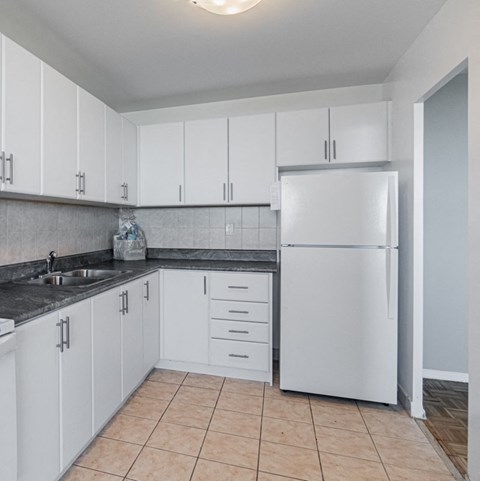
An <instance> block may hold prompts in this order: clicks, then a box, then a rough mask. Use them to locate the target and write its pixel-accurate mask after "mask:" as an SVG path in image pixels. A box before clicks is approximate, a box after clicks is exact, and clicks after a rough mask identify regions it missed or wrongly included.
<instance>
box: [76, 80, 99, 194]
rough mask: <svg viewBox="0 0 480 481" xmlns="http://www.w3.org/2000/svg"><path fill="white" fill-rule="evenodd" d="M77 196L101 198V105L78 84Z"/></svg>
mask: <svg viewBox="0 0 480 481" xmlns="http://www.w3.org/2000/svg"><path fill="white" fill-rule="evenodd" d="M78 170H79V173H80V176H81V178H80V179H79V180H80V191H81V192H80V198H81V199H84V200H91V201H97V202H104V201H105V105H104V104H103V103H102V102H101V101H100V100H98V99H97V98H95V97H94V96H93V95H91V94H89V93H88V92H86V91H85V90H83V89H81V88H80V87H78Z"/></svg>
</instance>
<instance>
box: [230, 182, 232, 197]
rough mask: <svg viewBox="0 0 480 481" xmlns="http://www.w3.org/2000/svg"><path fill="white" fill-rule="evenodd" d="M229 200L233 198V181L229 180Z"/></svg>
mask: <svg viewBox="0 0 480 481" xmlns="http://www.w3.org/2000/svg"><path fill="white" fill-rule="evenodd" d="M230 200H231V201H232V200H233V182H230Z"/></svg>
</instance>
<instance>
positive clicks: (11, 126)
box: [2, 37, 41, 194]
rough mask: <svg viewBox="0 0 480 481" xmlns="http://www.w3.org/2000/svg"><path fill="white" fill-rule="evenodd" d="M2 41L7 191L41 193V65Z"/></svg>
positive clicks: (29, 55) (31, 57)
mask: <svg viewBox="0 0 480 481" xmlns="http://www.w3.org/2000/svg"><path fill="white" fill-rule="evenodd" d="M3 40H4V50H3V54H4V58H3V65H4V72H3V75H4V86H3V87H4V99H3V101H4V105H3V108H4V126H3V127H4V137H3V140H4V142H3V148H2V150H4V151H5V154H6V156H7V159H8V161H7V162H6V172H5V177H6V179H5V184H4V188H5V189H6V190H8V191H11V192H21V193H25V194H40V140H41V129H40V124H41V110H40V106H41V102H40V99H41V87H40V86H41V62H40V60H39V59H38V58H36V57H34V56H33V55H32V54H31V53H30V52H27V51H26V50H25V49H23V48H22V47H20V46H19V45H17V44H16V43H14V42H12V41H11V40H10V39H8V38H6V37H3ZM12 155H13V158H12V157H11V156H12Z"/></svg>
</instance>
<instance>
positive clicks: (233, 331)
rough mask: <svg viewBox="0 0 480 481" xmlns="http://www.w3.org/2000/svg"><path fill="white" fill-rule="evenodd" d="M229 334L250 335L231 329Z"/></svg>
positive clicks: (246, 332)
mask: <svg viewBox="0 0 480 481" xmlns="http://www.w3.org/2000/svg"><path fill="white" fill-rule="evenodd" d="M228 332H231V333H232V334H248V331H237V330H236V329H230V330H229V331H228Z"/></svg>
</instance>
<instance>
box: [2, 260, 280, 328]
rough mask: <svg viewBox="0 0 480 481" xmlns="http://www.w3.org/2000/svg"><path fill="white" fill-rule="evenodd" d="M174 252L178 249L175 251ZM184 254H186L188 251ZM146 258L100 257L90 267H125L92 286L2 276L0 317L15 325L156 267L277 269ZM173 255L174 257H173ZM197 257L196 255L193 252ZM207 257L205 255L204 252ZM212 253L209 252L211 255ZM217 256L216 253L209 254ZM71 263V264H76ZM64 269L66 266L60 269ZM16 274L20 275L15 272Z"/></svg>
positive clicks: (264, 263)
mask: <svg viewBox="0 0 480 481" xmlns="http://www.w3.org/2000/svg"><path fill="white" fill-rule="evenodd" d="M176 252H177V254H178V251H176ZM186 254H187V255H186V256H185V257H189V256H188V253H186ZM173 257H174V258H159V259H147V260H142V261H128V262H125V261H115V260H103V261H102V262H99V263H96V264H91V263H88V267H89V268H93V269H115V270H122V271H127V272H125V273H123V274H121V275H119V276H117V277H115V278H113V279H109V280H105V281H102V282H99V283H98V284H96V285H93V286H82V287H71V286H70V287H68V286H50V285H32V284H27V283H25V282H24V281H22V280H15V279H13V280H6V281H3V282H0V318H7V319H13V320H14V321H15V325H16V326H20V325H21V324H24V323H25V322H27V321H29V320H32V319H34V318H36V317H39V316H42V315H44V314H46V313H48V312H51V311H54V310H57V309H60V308H62V307H66V306H69V305H71V304H75V303H76V302H79V301H82V300H84V299H88V298H89V297H93V296H95V295H97V294H100V293H101V292H105V291H108V290H109V289H112V288H114V287H117V286H121V285H123V284H125V283H127V282H129V281H132V280H134V279H137V278H139V277H142V276H144V275H146V274H148V273H149V272H154V271H156V270H158V269H188V270H206V271H236V272H277V263H276V262H275V261H272V260H252V259H250V260H234V259H232V257H235V256H227V257H229V258H230V260H226V259H208V258H203V259H198V258H192V259H189V258H186V259H185V258H178V257H180V256H179V255H174V256H173ZM175 257H176V258H175ZM197 257H198V256H197ZM207 257H208V256H207ZM211 257H212V256H211ZM213 257H218V256H213ZM77 267H78V265H75V266H74V268H77ZM62 270H63V271H66V270H67V269H66V268H63V269H62ZM19 277H20V276H19Z"/></svg>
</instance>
